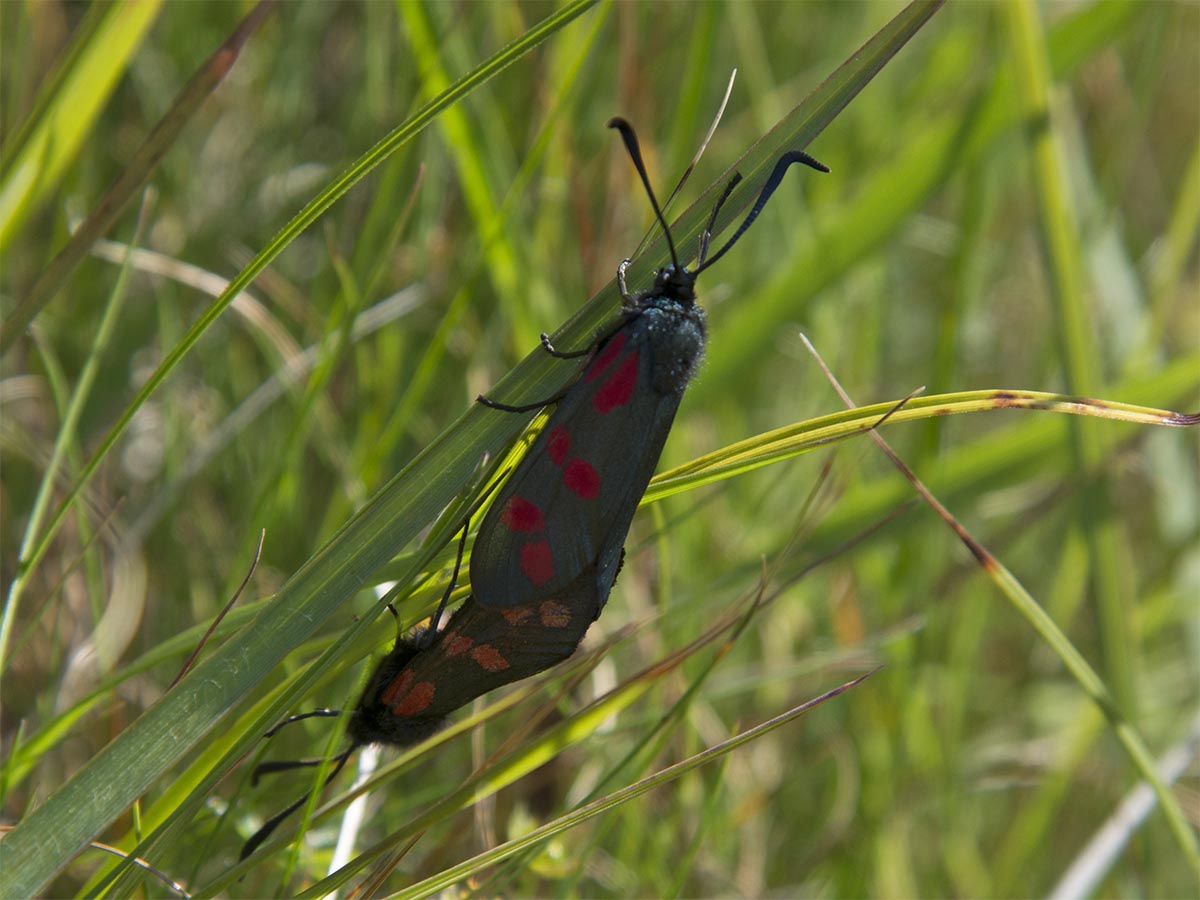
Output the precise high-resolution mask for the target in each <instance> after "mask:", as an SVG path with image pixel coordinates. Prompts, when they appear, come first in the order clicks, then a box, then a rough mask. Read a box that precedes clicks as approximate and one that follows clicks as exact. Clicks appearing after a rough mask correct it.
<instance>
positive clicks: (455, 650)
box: [442, 632, 475, 656]
mask: <svg viewBox="0 0 1200 900" xmlns="http://www.w3.org/2000/svg"><path fill="white" fill-rule="evenodd" d="M474 643H475V642H474V641H473V640H471V639H470V638H469V637H467V636H466V635H462V634H456V633H453V632H452V633H450V634H447V635H446V636H445V637H444V638H442V646H443V647H445V648H446V655H447V656H458V655H459V654H461V653H466V652H467V651H468V650H470V649H471V645H472V644H474Z"/></svg>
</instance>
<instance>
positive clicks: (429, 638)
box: [418, 513, 471, 650]
mask: <svg viewBox="0 0 1200 900" xmlns="http://www.w3.org/2000/svg"><path fill="white" fill-rule="evenodd" d="M470 530H471V515H470V513H468V514H467V517H466V518H465V519H464V520H463V527H462V538H461V539H460V540H459V542H458V556H457V557H456V558H455V560H454V572H453V573H452V574H451V575H450V583H449V584H448V585H446V592H445V593H444V594H442V601H441V602H440V603H439V604H438V608H437V612H435V613H434V614H433V618H432V619H430V620H429V627H428V628H427V629H425V633H424V634H423V635H421V637H420V638H419V639H418V648H419V649H420V650H425V649H427V648H428V647H429V645H430V644H432V643H433V639H434V638H435V637H436V636H437V633H438V623H439V622H441V621H442V613H444V612H445V611H446V604H447V603H449V602H450V595H451V594H453V593H454V588H455V587H456V586H457V584H458V572H459V570H460V569H461V568H462V561H463V551H465V550H466V549H467V532H468V531H470Z"/></svg>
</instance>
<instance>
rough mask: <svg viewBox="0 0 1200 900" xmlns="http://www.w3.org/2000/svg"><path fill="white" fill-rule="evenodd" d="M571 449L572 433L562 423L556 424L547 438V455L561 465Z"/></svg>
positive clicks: (557, 464)
mask: <svg viewBox="0 0 1200 900" xmlns="http://www.w3.org/2000/svg"><path fill="white" fill-rule="evenodd" d="M570 449H571V435H570V434H569V433H568V432H567V429H565V428H563V427H562V426H561V425H555V426H554V427H553V428H551V429H550V436H549V437H547V438H546V455H547V456H549V457H550V461H551V462H552V463H554V464H555V465H556V466H561V465H562V464H563V462H564V461H565V460H566V458H567V451H568V450H570Z"/></svg>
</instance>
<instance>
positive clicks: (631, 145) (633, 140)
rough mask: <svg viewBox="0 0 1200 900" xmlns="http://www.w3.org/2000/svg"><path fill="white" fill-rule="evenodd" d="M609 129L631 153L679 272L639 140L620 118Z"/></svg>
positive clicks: (611, 122)
mask: <svg viewBox="0 0 1200 900" xmlns="http://www.w3.org/2000/svg"><path fill="white" fill-rule="evenodd" d="M608 127H609V128H615V129H617V131H619V132H621V140H623V141H624V142H625V149H626V150H628V151H629V158H630V159H632V160H633V167H634V168H635V169H637V173H638V175H640V176H641V178H642V184H644V185H645V186H646V195H647V196H648V197H649V198H650V205H651V206H653V207H654V215H655V216H656V217H657V218H658V224H660V225H661V226H662V230H663V234H665V235H666V236H667V247H668V248H669V249H670V251H671V262H672V263H674V264H675V268H676V270H678V269H680V268H681V266H680V265H679V256H678V254H676V253H675V242H674V241H673V240H672V239H671V229H670V228H668V227H667V220H666V219H665V218H663V214H662V210H661V209H660V208H659V206H658V199H657V198H656V197H655V196H654V188H652V187H650V177H649V176H648V175H647V174H646V164H645V163H643V162H642V151H641V148H640V147H638V139H637V135H636V134H635V133H634V131H633V126H632V125H630V124H629V123H628V122H626V121H625V120H624V119H622V118H621V117H620V116H613V117H612V118H611V119H609V120H608Z"/></svg>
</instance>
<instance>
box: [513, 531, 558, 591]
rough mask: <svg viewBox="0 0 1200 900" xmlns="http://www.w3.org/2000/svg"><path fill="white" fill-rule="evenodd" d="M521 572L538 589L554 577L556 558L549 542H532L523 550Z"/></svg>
mask: <svg viewBox="0 0 1200 900" xmlns="http://www.w3.org/2000/svg"><path fill="white" fill-rule="evenodd" d="M521 571H522V572H524V573H525V577H526V578H528V579H529V580H530V581H532V582H533V583H534V584H535V585H537V586H538V587H541V586H542V585H543V584H545V583H546V582H547V581H549V580H550V579H551V578H553V577H554V556H553V554H552V553H551V552H550V543H549V542H548V541H530V542H529V543H528V544H526V545H525V546H523V547H522V548H521Z"/></svg>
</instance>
